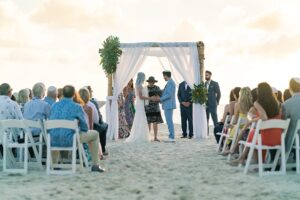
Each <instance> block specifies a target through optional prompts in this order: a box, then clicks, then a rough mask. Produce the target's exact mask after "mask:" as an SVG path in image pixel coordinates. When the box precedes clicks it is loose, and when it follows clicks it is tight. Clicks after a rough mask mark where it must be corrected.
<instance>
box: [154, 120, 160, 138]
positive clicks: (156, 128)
mask: <svg viewBox="0 0 300 200" xmlns="http://www.w3.org/2000/svg"><path fill="white" fill-rule="evenodd" d="M153 131H154V141H159V139H158V138H157V132H158V126H157V123H153Z"/></svg>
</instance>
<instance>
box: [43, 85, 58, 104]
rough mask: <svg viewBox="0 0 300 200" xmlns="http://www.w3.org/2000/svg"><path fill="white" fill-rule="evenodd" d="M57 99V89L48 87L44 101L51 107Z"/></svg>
mask: <svg viewBox="0 0 300 200" xmlns="http://www.w3.org/2000/svg"><path fill="white" fill-rule="evenodd" d="M56 98H57V89H56V87H54V86H50V87H48V90H47V96H46V97H45V99H44V101H45V102H47V103H48V104H49V105H50V106H52V104H54V103H55V102H56Z"/></svg>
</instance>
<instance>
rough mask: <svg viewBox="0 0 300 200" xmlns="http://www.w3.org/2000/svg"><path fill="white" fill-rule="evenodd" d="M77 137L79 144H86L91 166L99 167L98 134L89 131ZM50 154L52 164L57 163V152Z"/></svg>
mask: <svg viewBox="0 0 300 200" xmlns="http://www.w3.org/2000/svg"><path fill="white" fill-rule="evenodd" d="M79 137H80V142H81V143H87V144H88V146H89V150H90V153H91V156H92V162H93V165H99V163H100V159H99V153H100V154H101V152H99V150H100V149H99V133H98V132H97V131H95V130H89V131H88V132H86V133H83V132H81V133H80V134H79ZM83 153H84V152H83ZM51 154H52V160H53V163H57V162H58V160H59V157H60V156H59V155H60V154H59V151H52V152H51Z"/></svg>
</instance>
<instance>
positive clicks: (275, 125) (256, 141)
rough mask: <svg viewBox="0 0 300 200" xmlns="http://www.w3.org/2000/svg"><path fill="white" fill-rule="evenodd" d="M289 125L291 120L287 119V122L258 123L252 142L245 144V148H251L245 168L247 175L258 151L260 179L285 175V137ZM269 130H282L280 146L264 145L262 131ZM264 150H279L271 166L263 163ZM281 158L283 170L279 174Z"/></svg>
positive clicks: (276, 120) (267, 121)
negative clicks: (255, 151)
mask: <svg viewBox="0 0 300 200" xmlns="http://www.w3.org/2000/svg"><path fill="white" fill-rule="evenodd" d="M289 123H290V119H286V120H280V119H271V120H266V121H262V120H259V121H258V122H257V126H256V129H255V133H254V136H253V140H252V142H251V143H250V142H247V143H245V147H249V148H250V150H249V154H248V158H247V161H246V166H245V168H244V173H245V174H247V172H248V170H249V167H250V162H251V160H252V157H253V153H254V150H257V151H258V171H259V176H260V177H261V176H263V175H271V174H285V173H286V159H285V135H286V132H287V129H288V126H289ZM267 129H282V133H281V144H280V145H276V146H266V145H262V138H261V134H260V131H261V130H267ZM270 134H272V133H270ZM263 150H277V152H276V155H275V158H274V161H273V163H271V164H264V163H263V159H262V151H263ZM279 156H281V169H280V171H279V172H276V171H275V168H276V165H277V163H278V161H279ZM252 167H255V168H256V167H257V165H253V166H252ZM270 167H271V171H268V172H264V170H263V169H264V168H270Z"/></svg>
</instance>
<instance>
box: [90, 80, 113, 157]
mask: <svg viewBox="0 0 300 200" xmlns="http://www.w3.org/2000/svg"><path fill="white" fill-rule="evenodd" d="M86 88H87V89H88V90H89V92H90V101H89V102H88V104H87V105H88V106H90V107H91V108H92V109H93V122H94V123H93V128H94V130H96V131H98V132H99V137H100V143H101V148H102V152H103V155H104V156H107V155H108V151H107V149H106V133H107V129H108V124H107V123H105V122H104V121H103V117H102V114H101V112H100V109H99V105H98V101H97V100H96V99H95V98H94V97H93V90H92V87H91V86H87V87H86Z"/></svg>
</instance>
